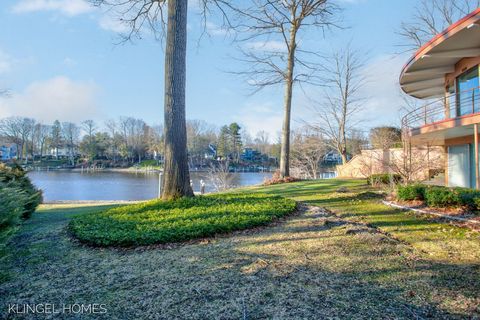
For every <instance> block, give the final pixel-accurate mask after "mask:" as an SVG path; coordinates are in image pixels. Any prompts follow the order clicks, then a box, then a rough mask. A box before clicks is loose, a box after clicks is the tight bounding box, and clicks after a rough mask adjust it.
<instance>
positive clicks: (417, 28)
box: [398, 0, 480, 51]
mask: <svg viewBox="0 0 480 320" xmlns="http://www.w3.org/2000/svg"><path fill="white" fill-rule="evenodd" d="M479 6H480V1H479V0H421V1H420V3H419V4H418V5H417V6H415V8H414V14H413V15H412V19H411V20H410V21H407V22H402V23H401V25H400V30H399V31H398V33H399V35H400V36H402V38H403V39H405V42H404V44H403V45H402V46H403V47H405V48H406V49H407V50H408V51H409V50H416V49H418V48H419V47H421V46H422V45H423V44H425V43H426V42H428V41H429V40H430V39H431V38H432V37H434V36H435V35H437V34H439V33H440V32H442V31H443V30H444V29H445V28H447V27H448V26H449V25H451V24H452V23H454V22H455V21H457V20H459V19H460V18H462V17H463V16H465V15H467V14H468V13H470V12H471V11H472V10H474V9H475V8H477V7H479Z"/></svg>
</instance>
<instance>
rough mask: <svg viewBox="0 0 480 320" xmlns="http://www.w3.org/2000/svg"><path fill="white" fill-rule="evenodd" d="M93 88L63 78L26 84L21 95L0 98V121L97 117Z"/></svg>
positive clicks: (64, 119) (95, 89) (87, 84)
mask: <svg viewBox="0 0 480 320" xmlns="http://www.w3.org/2000/svg"><path fill="white" fill-rule="evenodd" d="M97 91H98V88H97V86H96V85H95V84H94V83H90V82H76V81H73V80H71V79H69V78H67V77H64V76H58V77H55V78H52V79H48V80H46V81H40V82H34V83H32V84H30V85H29V86H28V87H27V88H25V90H24V91H23V92H22V93H18V94H15V93H12V95H11V97H8V98H0V118H3V117H8V116H23V117H31V118H35V119H37V120H39V121H44V122H46V123H50V122H52V121H54V120H55V119H59V120H62V121H72V122H78V121H81V120H85V119H87V118H92V117H94V116H96V115H98V108H97V105H96V103H95V95H96V93H97Z"/></svg>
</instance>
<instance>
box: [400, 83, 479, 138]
mask: <svg viewBox="0 0 480 320" xmlns="http://www.w3.org/2000/svg"><path fill="white" fill-rule="evenodd" d="M479 112H480V89H479V88H478V87H477V88H473V89H470V90H467V91H462V92H460V93H453V94H451V95H447V96H445V97H443V98H441V99H438V100H434V101H432V102H430V103H427V104H425V105H423V106H422V107H420V108H417V109H415V110H413V111H410V112H409V113H407V114H406V115H405V116H404V117H403V118H402V127H403V129H406V130H407V132H411V130H412V129H416V128H421V127H423V126H427V125H431V124H435V123H438V122H442V121H445V120H449V119H455V118H459V117H462V116H467V115H471V114H474V113H479Z"/></svg>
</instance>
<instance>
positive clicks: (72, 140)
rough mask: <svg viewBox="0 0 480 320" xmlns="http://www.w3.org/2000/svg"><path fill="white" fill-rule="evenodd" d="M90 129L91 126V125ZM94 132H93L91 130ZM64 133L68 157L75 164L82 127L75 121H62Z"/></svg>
mask: <svg viewBox="0 0 480 320" xmlns="http://www.w3.org/2000/svg"><path fill="white" fill-rule="evenodd" d="M89 129H91V127H90V126H89ZM91 134H93V132H91ZM62 135H63V141H64V143H65V147H66V148H67V152H68V158H69V159H70V164H71V165H72V166H74V165H75V149H76V147H77V146H78V142H79V141H78V140H79V137H80V129H79V128H78V126H77V125H76V124H75V123H72V122H64V123H62Z"/></svg>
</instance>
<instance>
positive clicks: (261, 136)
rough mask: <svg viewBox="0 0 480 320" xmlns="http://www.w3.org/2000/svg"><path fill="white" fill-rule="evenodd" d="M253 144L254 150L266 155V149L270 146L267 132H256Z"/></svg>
mask: <svg viewBox="0 0 480 320" xmlns="http://www.w3.org/2000/svg"><path fill="white" fill-rule="evenodd" d="M254 142H255V145H256V148H257V149H258V150H260V152H261V153H267V151H268V150H267V148H268V147H269V145H270V135H269V134H268V132H266V131H264V130H261V131H259V132H257V135H256V136H255V140H254Z"/></svg>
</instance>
